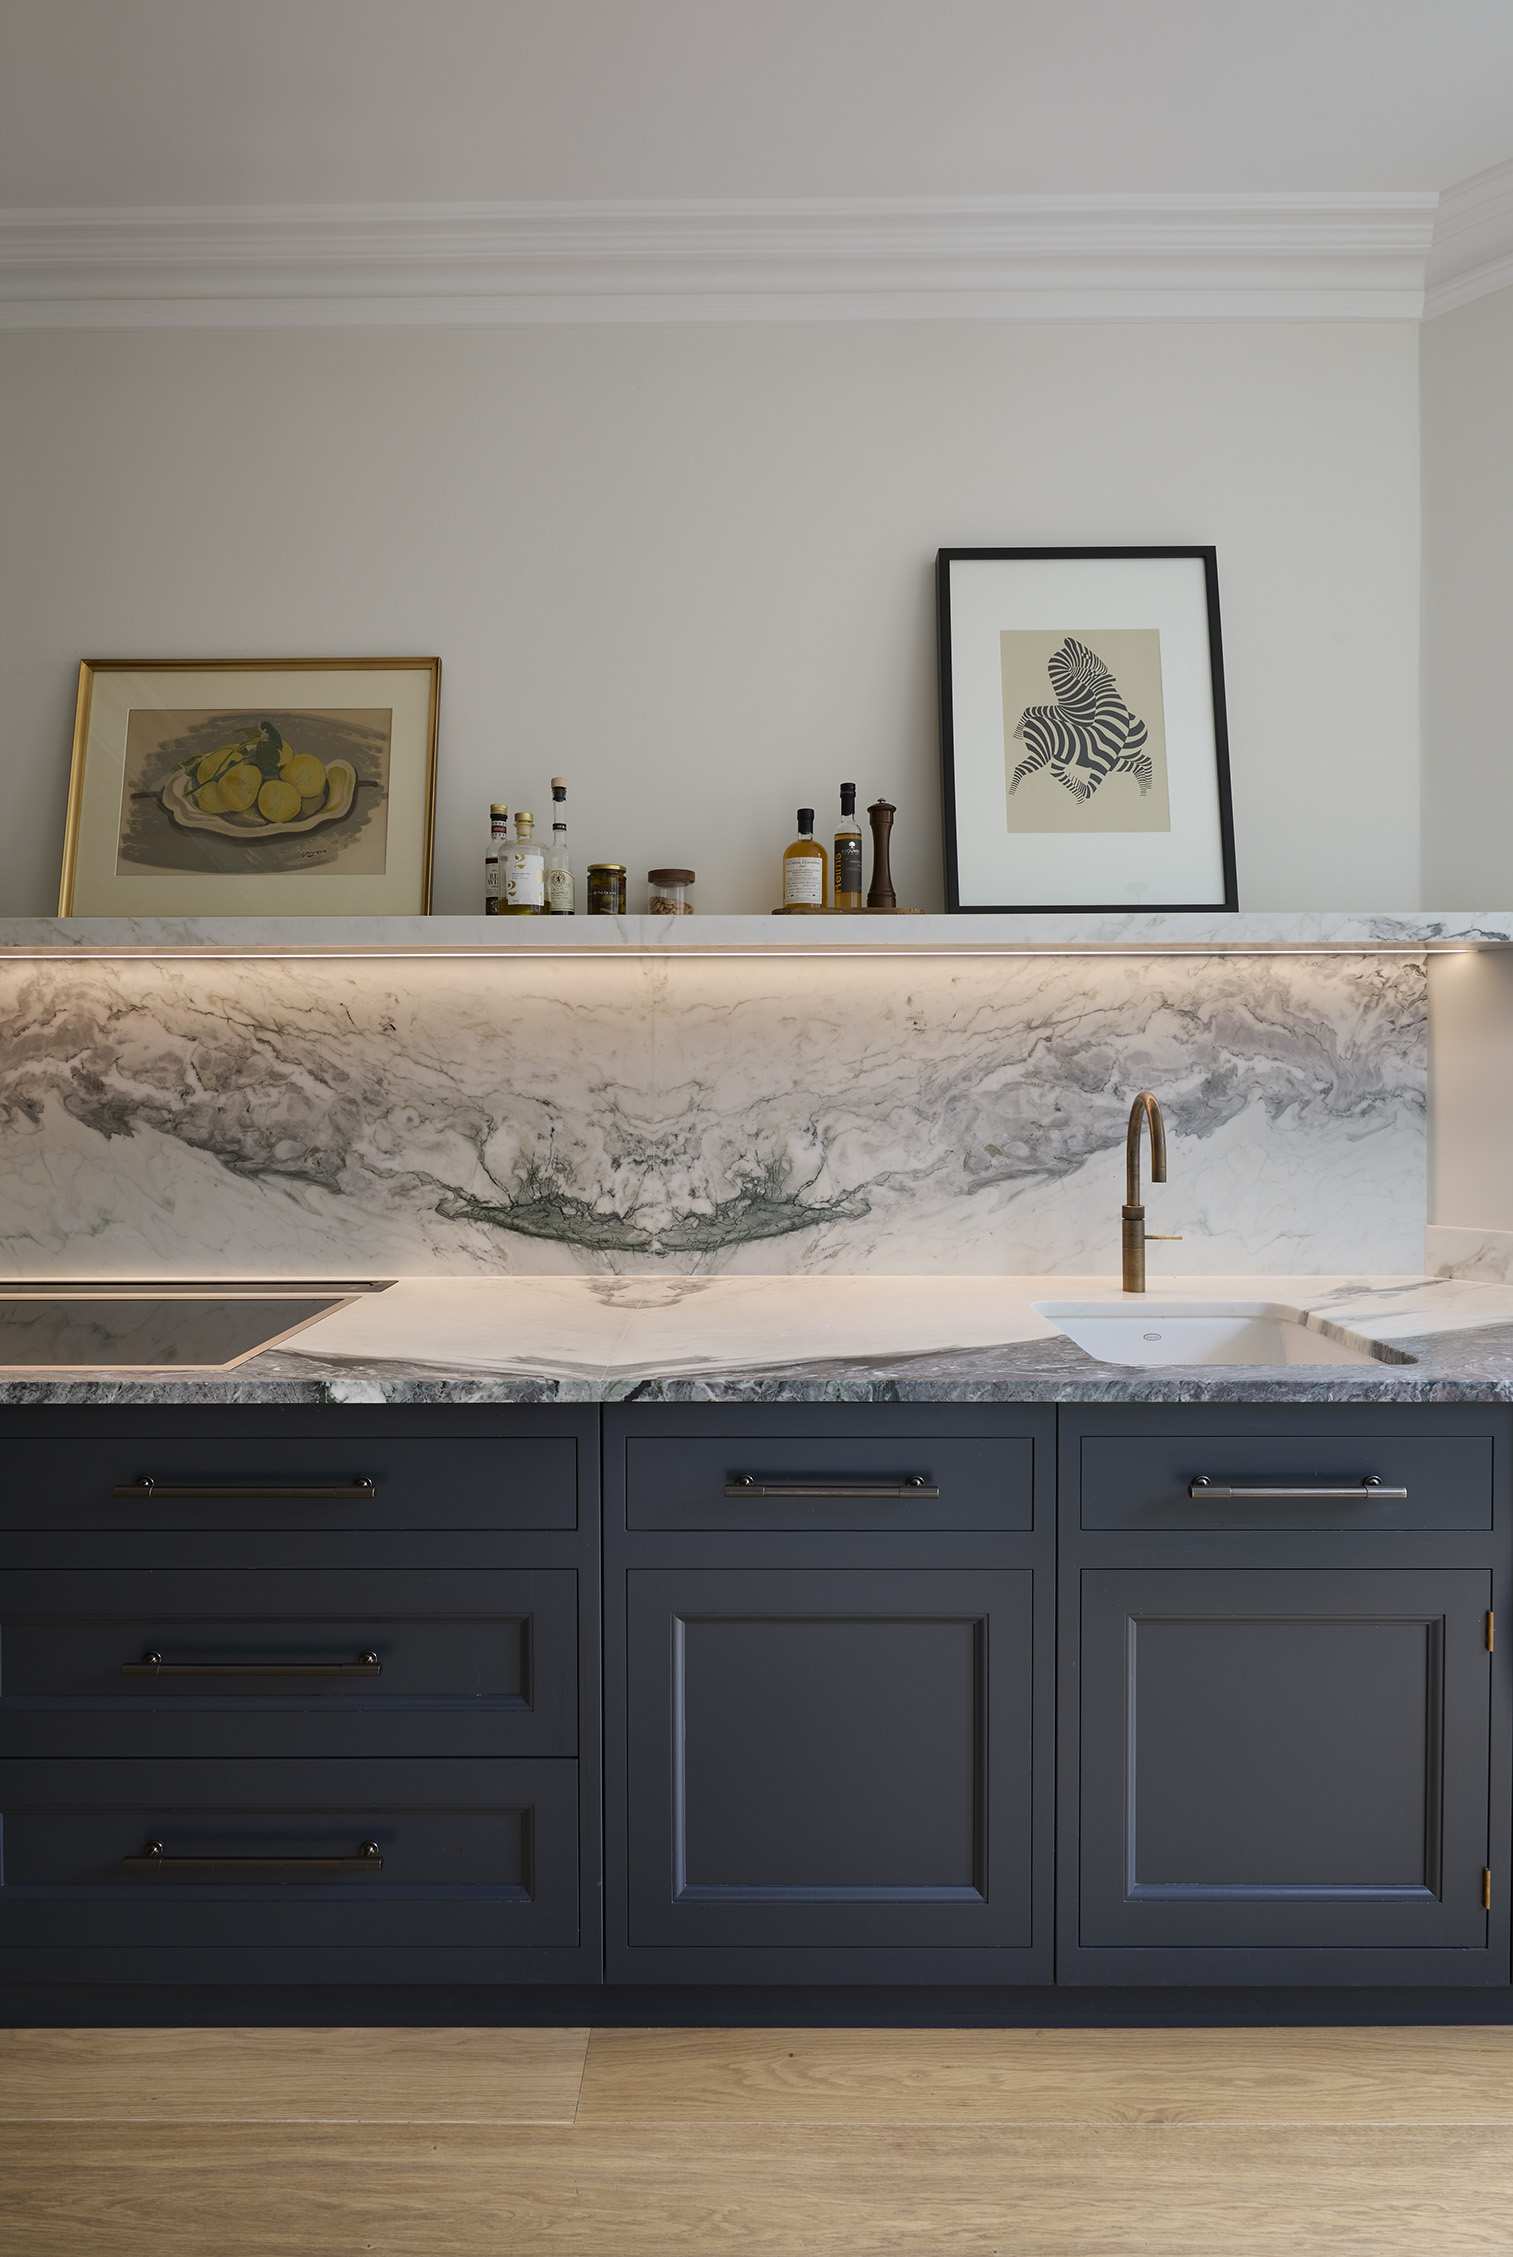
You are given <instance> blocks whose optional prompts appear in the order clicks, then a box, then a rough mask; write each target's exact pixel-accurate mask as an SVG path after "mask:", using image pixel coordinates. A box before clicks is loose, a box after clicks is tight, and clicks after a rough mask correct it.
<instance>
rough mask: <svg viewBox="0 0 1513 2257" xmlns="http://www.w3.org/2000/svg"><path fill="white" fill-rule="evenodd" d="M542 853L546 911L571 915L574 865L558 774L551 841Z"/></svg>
mask: <svg viewBox="0 0 1513 2257" xmlns="http://www.w3.org/2000/svg"><path fill="white" fill-rule="evenodd" d="M542 852H543V859H544V863H545V882H546V913H547V915H548V916H549V917H571V916H572V915H573V913H574V911H575V909H576V907H577V904H576V902H575V900H574V897H573V865H572V862H571V860H570V858H569V855H568V851H567V783H566V781H565V779H564V778H563V777H561V776H553V778H552V837H551V844H550V845H549V846H547V847H545V848H544V849H543V850H542Z"/></svg>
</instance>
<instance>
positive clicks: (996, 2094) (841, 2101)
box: [578, 2028, 1513, 2249]
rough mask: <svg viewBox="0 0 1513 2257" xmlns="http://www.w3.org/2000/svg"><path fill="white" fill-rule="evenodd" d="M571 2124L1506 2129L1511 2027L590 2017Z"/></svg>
mask: <svg viewBox="0 0 1513 2257" xmlns="http://www.w3.org/2000/svg"><path fill="white" fill-rule="evenodd" d="M578 2121H579V2123H580V2124H591V2123H658V2122H660V2123H686V2124H715V2123H804V2124H822V2123H878V2124H881V2123H900V2124H948V2123H1020V2124H1050V2123H1085V2124H1092V2123H1105V2124H1121V2123H1123V2124H1141V2123H1145V2124H1164V2123H1209V2124H1216V2123H1227V2124H1241V2123H1295V2124H1309V2123H1344V2124H1349V2123H1379V2124H1381V2123H1404V2124H1440V2123H1444V2124H1451V2123H1463V2124H1513V2028H1506V2029H1504V2028H1491V2029H1453V2028H1451V2029H1410V2028H1405V2029H1258V2030H1215V2029H1193V2030H981V2029H971V2030H810V2029H806V2030H690V2029H667V2030H659V2029H618V2030H617V2029H596V2030H595V2031H594V2033H593V2035H592V2037H591V2038H590V2040H589V2048H588V2063H587V2067H586V2068H585V2071H584V2076H583V2089H582V2095H581V2098H580V2101H579V2106H578ZM1509 2246H1510V2249H1513V2228H1510V2234H1509Z"/></svg>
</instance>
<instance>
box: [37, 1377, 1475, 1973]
mask: <svg viewBox="0 0 1513 2257" xmlns="http://www.w3.org/2000/svg"><path fill="white" fill-rule="evenodd" d="M1510 1439H1513V1413H1510V1412H1509V1411H1507V1410H1504V1409H1499V1408H1477V1407H1475V1406H1468V1407H1465V1408H1460V1407H1455V1406H1449V1405H1434V1406H1427V1407H1423V1408H1413V1407H1410V1406H1406V1405H1404V1406H1396V1405H1381V1404H1362V1405H1351V1404H1343V1403H1334V1404H1325V1405H1318V1406H1312V1407H1310V1406H1306V1405H1305V1406H1298V1405H1287V1404H1280V1403H1278V1404H1272V1405H1267V1406H1259V1405H1246V1404H1228V1405H1216V1406H1211V1407H1210V1406H1199V1405H1174V1406H1169V1407H1163V1406H1155V1405H1126V1406H1119V1405H1112V1404H1103V1405H1095V1406H1088V1407H1080V1406H1063V1407H1061V1408H1060V1409H1056V1408H1054V1407H1049V1406H1037V1405H1020V1404H961V1403H949V1404H940V1405H929V1404H901V1403H860V1404H850V1405H848V1404H837V1403H815V1404H766V1403H762V1404H748V1405H724V1404H722V1405H715V1404H657V1403H628V1404H616V1405H610V1406H606V1407H605V1408H604V1409H603V1411H602V1412H601V1411H600V1410H598V1409H596V1408H594V1407H592V1406H582V1407H575V1406H548V1405H541V1406H525V1405H521V1406H502V1407H499V1408H486V1407H480V1406H470V1407H462V1406H459V1407H457V1408H448V1407H444V1406H438V1407H435V1408H425V1409H422V1408H415V1409H408V1408H402V1407H399V1406H378V1407H375V1408H373V1409H371V1410H370V1409H356V1408H341V1409H331V1410H326V1411H318V1410H306V1409H287V1410H286V1409H279V1408H276V1407H257V1408H250V1407H249V1408H244V1409H235V1408H227V1409H221V1410H217V1409H209V1408H206V1409H199V1408H184V1409H177V1410H169V1409H165V1410H161V1411H150V1410H143V1409H121V1410H105V1409H89V1410H77V1411H60V1410H47V1409H37V1410H30V1411H22V1410H16V1411H9V1412H6V1413H4V1414H3V1415H0V1827H3V1832H0V1852H3V1861H0V1984H10V1985H28V1984H32V1985H34V1984H39V1983H41V1984H49V1983H56V1984H59V1985H70V1986H80V1985H95V1986H99V1987H100V1988H101V1989H102V1990H105V1989H107V1988H108V1987H109V1986H114V1985H174V1984H179V1985H194V1986H200V1987H209V1988H213V1987H215V1986H240V1987H241V1988H239V1989H238V1991H237V1993H236V1995H238V1996H240V1997H242V1998H245V1996H246V1991H245V1986H248V1985H273V1986H282V1985H291V1984H295V1985H298V1984H310V1985H334V1984H349V1985H362V1986H400V1985H417V1986H425V1985H442V1984H445V1985H459V1984H461V1985H474V1984H476V1985H513V1984H518V1983H569V1984H582V1983H595V1982H599V1981H605V1980H607V1981H608V1982H610V1983H616V1984H700V1985H727V1984H784V1985H788V1984H814V1985H826V1986H829V1985H845V1984H851V1985H861V1984H917V1985H926V1986H931V1987H932V1988H934V1987H944V1986H960V1985H965V1984H971V1985H984V1986H987V1985H1009V1984H1012V1985H1041V1984H1047V1983H1050V1982H1053V1981H1054V1982H1057V1983H1061V1984H1068V1985H1078V1984H1082V1985H1100V1986H1101V1985H1110V1984H1123V1985H1153V1986H1165V1985H1173V1984H1196V1985H1203V1986H1251V1985H1268V1984H1269V1985H1282V1986H1295V1985H1329V1986H1335V1985H1341V1984H1354V1985H1360V1986H1367V1987H1371V1988H1378V1987H1382V1986H1391V1985H1420V1986H1435V1987H1444V1986H1469V1985H1506V1984H1507V1983H1508V1980H1509V1928H1510V1924H1509V1900H1510V1895H1513V1887H1510V1884H1513V1856H1510V1849H1513V1843H1510V1828H1513V1815H1510V1776H1513V1748H1510V1730H1509V1720H1510V1709H1513V1702H1510V1676H1509V1662H1508V1654H1509V1651H1510V1640H1513V1615H1507V1614H1504V1615H1503V1620H1504V1623H1505V1627H1506V1629H1507V1631H1508V1633H1509V1634H1508V1635H1505V1636H1504V1637H1503V1638H1502V1639H1500V1640H1499V1639H1495V1638H1494V1637H1493V1635H1492V1627H1493V1621H1494V1619H1495V1618H1496V1617H1497V1616H1498V1615H1499V1614H1500V1613H1502V1610H1503V1609H1504V1608H1505V1607H1506V1606H1507V1604H1508V1597H1507V1585H1508V1566H1509V1559H1508V1544H1509V1530H1510V1527H1513V1510H1510V1499H1509V1478H1510V1472H1509V1468H1510V1450H1509V1444H1510ZM601 1485H602V1499H601ZM601 1656H602V1660H603V1673H602V1676H601ZM601 1753H602V1765H601ZM601 1829H602V1831H601ZM228 1995H229V1994H228Z"/></svg>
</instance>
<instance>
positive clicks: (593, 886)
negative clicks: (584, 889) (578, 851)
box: [588, 862, 625, 917]
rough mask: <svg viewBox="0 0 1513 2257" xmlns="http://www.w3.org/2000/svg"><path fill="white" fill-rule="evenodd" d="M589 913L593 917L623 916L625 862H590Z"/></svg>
mask: <svg viewBox="0 0 1513 2257" xmlns="http://www.w3.org/2000/svg"><path fill="white" fill-rule="evenodd" d="M588 913H589V915H590V916H591V917H623V916H624V915H625V864H624V863H623V862H590V864H589V866H588Z"/></svg>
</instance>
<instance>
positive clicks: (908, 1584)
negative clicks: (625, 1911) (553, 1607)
mask: <svg viewBox="0 0 1513 2257" xmlns="http://www.w3.org/2000/svg"><path fill="white" fill-rule="evenodd" d="M627 1585H628V1595H627V1605H628V1661H629V1669H628V1679H629V1683H628V1711H627V1740H628V1788H629V1797H628V1800H629V1813H630V1818H629V1824H630V1842H629V1847H630V1868H631V1881H630V1942H631V1945H632V1946H633V1947H636V1946H658V1945H661V1946H668V1945H671V1946H678V1947H683V1948H688V1947H700V1946H702V1947H705V1948H706V1949H707V1948H709V1947H719V1946H722V1945H724V1946H732V1945H737V1946H746V1947H750V1946H758V1947H760V1946H773V1945H790V1946H794V1945H797V1946H810V1947H820V1948H821V1949H828V1950H830V1951H837V1950H839V1951H841V1952H845V1951H848V1950H855V1949H857V1948H867V1947H871V1948H873V1949H878V1948H887V1949H892V1950H898V1949H900V1948H903V1949H906V1950H907V1949H909V1948H911V1947H912V1948H915V1949H919V1948H921V1947H931V1946H935V1947H939V1946H942V1945H957V1946H976V1947H979V1948H981V1947H994V1946H996V1947H998V1948H1000V1949H1003V1948H1005V1947H1008V1948H1014V1949H1018V1950H1020V1951H1027V1950H1028V1948H1029V1946H1030V1943H1031V1929H1030V1910H1031V1901H1030V1900H1031V1889H1030V1884H1031V1822H1030V1818H1031V1806H1030V1754H1031V1683H1032V1658H1031V1657H1032V1576H1031V1574H1030V1572H1029V1571H1028V1570H1023V1569H1021V1570H983V1571H976V1572H960V1571H958V1572H931V1571H929V1570H917V1569H911V1570H904V1571H898V1570H889V1569H880V1570H875V1571H869V1570H865V1569H857V1568H844V1569H826V1568H818V1569H792V1568H787V1569H769V1570H762V1569H752V1568H746V1569H738V1570H734V1571H730V1572H722V1571H720V1570H716V1569H702V1570H700V1569H694V1570H685V1571H681V1572H680V1571H670V1572H664V1571H656V1570H640V1571H638V1570H632V1571H631V1573H630V1575H629V1576H628V1578H627Z"/></svg>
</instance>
